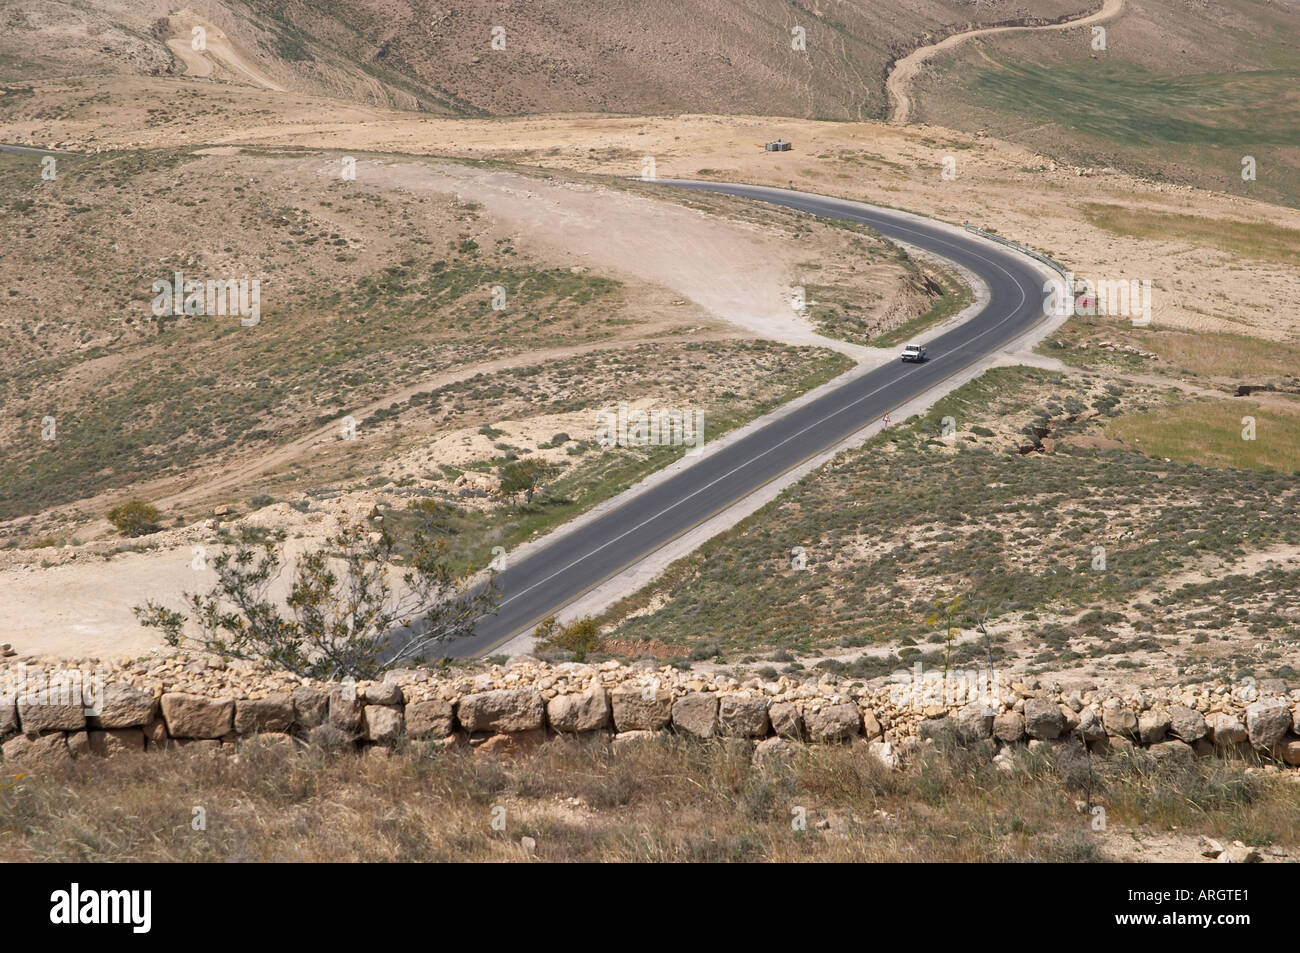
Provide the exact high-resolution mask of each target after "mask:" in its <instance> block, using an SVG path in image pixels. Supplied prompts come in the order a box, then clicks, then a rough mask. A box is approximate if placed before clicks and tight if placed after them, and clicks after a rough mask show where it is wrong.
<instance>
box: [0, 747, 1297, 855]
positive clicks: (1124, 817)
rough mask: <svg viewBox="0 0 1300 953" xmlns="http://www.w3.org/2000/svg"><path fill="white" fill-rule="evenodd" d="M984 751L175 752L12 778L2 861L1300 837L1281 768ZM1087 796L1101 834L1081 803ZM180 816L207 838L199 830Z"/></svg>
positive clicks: (963, 847) (812, 849) (4, 798)
mask: <svg viewBox="0 0 1300 953" xmlns="http://www.w3.org/2000/svg"><path fill="white" fill-rule="evenodd" d="M991 754H992V749H991V747H986V748H979V749H963V748H956V747H950V746H948V745H946V744H942V745H941V746H939V747H936V748H935V749H934V750H933V751H932V752H930V753H929V754H927V755H926V756H924V757H922V758H921V759H919V761H918V762H917V763H916V764H914V765H913V766H912V767H911V768H909V769H908V770H905V771H902V772H893V773H891V772H888V771H885V770H884V769H883V768H881V767H880V766H879V765H878V764H877V763H876V762H875V761H874V760H873V759H872V758H871V756H870V755H869V754H868V753H867V752H866V751H865V749H864V747H863V746H861V745H857V746H852V747H843V748H840V747H813V748H808V749H803V750H802V752H800V753H798V754H796V756H795V757H794V758H793V760H792V761H791V762H790V763H789V764H778V765H775V766H769V767H767V768H764V769H759V768H757V767H755V766H753V765H752V764H751V759H750V747H749V744H748V743H746V742H741V741H734V742H728V741H719V742H715V743H708V744H701V743H694V742H688V741H684V740H682V739H673V738H668V737H665V738H662V739H659V740H656V741H650V742H646V743H643V744H639V745H636V746H633V747H628V748H622V749H620V750H617V751H611V749H610V748H609V746H608V745H606V744H604V743H603V742H587V743H584V742H576V741H573V740H571V739H555V740H552V741H551V742H549V743H548V744H546V745H544V746H543V748H542V749H541V750H540V751H539V752H537V753H535V754H532V755H528V756H524V757H521V758H520V759H519V760H517V761H513V762H509V761H498V760H497V759H495V758H494V757H491V756H483V755H478V754H473V753H470V752H468V751H464V750H452V751H444V750H441V749H435V748H423V747H413V748H410V749H406V750H402V751H399V752H397V753H395V754H393V755H392V756H391V757H374V756H360V757H358V756H356V755H352V754H346V755H341V756H339V755H335V756H329V755H324V754H320V753H315V752H309V753H304V754H298V755H292V754H290V753H288V752H287V751H284V750H283V749H274V748H259V747H247V746H246V747H242V748H240V749H239V753H238V755H237V756H235V755H229V754H222V753H213V754H204V753H198V752H194V750H193V749H190V751H184V750H182V751H175V752H170V753H161V754H158V755H140V756H126V757H119V758H116V759H112V760H109V761H107V762H95V763H94V764H93V767H91V766H88V765H86V764H84V763H83V764H79V765H73V766H71V767H69V768H65V769H62V770H59V771H57V772H56V773H53V774H50V775H48V776H29V777H26V778H23V779H22V780H20V781H18V782H17V783H15V784H12V786H9V787H7V788H6V789H5V790H3V791H2V792H0V860H4V861H17V860H42V861H44V860H78V861H95V860H114V861H177V860H180V861H346V860H367V861H415V860H438V861H452V860H462V861H463V860H478V861H482V860H492V861H508V860H526V859H529V857H530V856H535V857H536V858H537V859H540V860H550V861H572V860H585V861H796V860H799V861H898V860H905V861H906V860H912V861H920V860H937V861H1006V860H1045V861H1096V860H1104V859H1124V858H1127V857H1130V856H1132V851H1133V850H1134V847H1135V845H1137V844H1140V843H1141V842H1142V841H1143V839H1144V838H1146V837H1149V836H1161V837H1164V836H1167V832H1169V831H1170V830H1171V829H1172V828H1174V827H1177V828H1178V831H1179V833H1178V837H1180V838H1183V839H1184V841H1185V842H1180V843H1181V844H1182V846H1181V847H1180V848H1179V849H1180V850H1181V851H1182V855H1183V859H1196V853H1195V847H1194V844H1195V836H1196V835H1197V834H1199V833H1206V834H1209V835H1212V836H1215V837H1217V838H1220V839H1223V838H1227V839H1241V840H1244V841H1247V842H1249V843H1252V844H1257V845H1266V844H1282V845H1288V846H1289V845H1291V844H1293V843H1294V841H1295V834H1296V831H1297V830H1300V800H1298V799H1297V798H1296V797H1295V790H1296V789H1295V786H1294V784H1293V783H1292V782H1291V781H1289V780H1288V779H1286V778H1285V777H1283V776H1282V775H1279V774H1273V775H1265V774H1263V773H1258V772H1256V773H1252V774H1246V773H1243V768H1242V767H1241V766H1240V765H1236V766H1234V765H1229V764H1227V763H1224V762H1218V761H1207V762H1199V763H1189V764H1185V765H1172V764H1168V763H1163V764H1161V763H1156V762H1155V761H1153V760H1151V759H1150V758H1149V757H1147V756H1145V755H1142V756H1139V757H1137V758H1136V759H1132V760H1130V759H1128V758H1126V757H1121V756H1118V755H1117V756H1115V757H1114V758H1113V759H1111V760H1109V761H1101V760H1098V759H1095V758H1094V759H1093V763H1092V766H1091V768H1090V767H1089V764H1088V761H1087V759H1086V758H1085V757H1084V756H1083V755H1082V754H1081V753H1078V752H1074V753H1071V752H1069V751H1064V750H1061V751H1060V752H1059V753H1058V755H1057V756H1056V760H1054V761H1049V760H1048V759H1046V758H1044V757H1041V756H1038V755H1034V754H1030V753H1029V752H1028V751H1026V750H1024V749H1021V750H1020V751H1019V752H1018V755H1017V758H1018V767H1017V769H1016V770H1014V771H1010V772H1006V771H1002V770H999V769H998V768H995V767H993V766H992V765H991V764H990V755H991ZM5 780H6V781H8V780H9V779H8V778H5ZM1089 791H1091V794H1092V798H1093V803H1097V804H1101V805H1104V806H1105V809H1106V813H1107V818H1108V824H1107V827H1108V830H1107V831H1097V830H1094V829H1093V826H1092V820H1093V817H1092V815H1090V814H1087V813H1081V812H1080V811H1079V809H1078V806H1077V804H1076V801H1078V800H1082V799H1085V798H1086V797H1087V792H1089ZM195 808H203V809H204V814H205V816H206V830H201V831H196V830H194V829H193V825H192V820H193V818H194V817H195V811H194V809H195ZM799 809H802V811H803V812H804V816H806V829H804V830H799V829H796V828H797V826H798V825H797V824H795V823H794V822H795V820H796V819H797V818H798V817H799V816H800V812H799ZM494 820H497V821H498V823H497V825H496V827H494V824H493V821H494ZM524 837H531V838H533V839H534V840H535V841H536V853H535V855H532V854H529V853H528V852H527V851H526V850H525V848H524V847H523V846H522V844H521V842H522V839H523V838H524Z"/></svg>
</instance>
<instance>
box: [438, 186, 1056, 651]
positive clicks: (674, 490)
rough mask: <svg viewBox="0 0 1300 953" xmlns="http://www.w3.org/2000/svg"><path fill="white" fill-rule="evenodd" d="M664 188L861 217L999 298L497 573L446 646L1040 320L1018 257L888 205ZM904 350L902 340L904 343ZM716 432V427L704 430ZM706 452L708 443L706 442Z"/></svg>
mask: <svg viewBox="0 0 1300 953" xmlns="http://www.w3.org/2000/svg"><path fill="white" fill-rule="evenodd" d="M659 182H660V184H663V185H667V186H674V187H682V188H695V189H704V190H707V191H712V192H723V193H726V194H728V195H736V196H741V197H746V198H751V199H757V200H759V201H765V202H772V203H774V204H777V205H784V206H788V207H790V208H794V209H800V210H802V211H805V212H809V213H811V214H813V215H818V216H824V217H830V218H839V219H847V220H849V221H854V222H861V223H863V224H865V225H867V226H869V227H871V228H872V229H874V230H876V231H878V232H880V233H881V234H882V235H885V236H887V237H890V238H897V239H899V240H901V241H906V242H909V243H911V244H913V245H916V246H919V247H921V248H924V249H926V250H927V251H931V252H933V253H935V254H938V255H942V256H943V257H944V258H946V259H948V260H950V261H952V262H955V263H957V264H959V265H962V266H964V267H965V268H968V269H969V270H970V271H972V272H974V273H975V274H977V275H979V276H980V277H981V278H982V279H983V280H984V282H985V283H986V284H987V285H988V288H989V291H990V300H989V302H988V303H987V305H986V306H985V307H984V308H983V309H982V310H981V311H980V312H979V313H978V314H977V315H975V316H974V317H973V318H971V319H969V320H968V321H966V322H965V323H963V324H962V325H961V326H960V327H957V328H953V329H952V330H950V331H948V332H946V333H944V334H942V335H940V336H939V337H936V338H933V339H927V338H926V337H925V335H924V333H923V334H922V335H921V336H920V338H919V340H918V343H924V344H926V345H928V349H929V350H928V354H927V357H928V358H929V359H928V360H927V361H926V362H925V363H923V364H904V363H902V361H901V360H899V361H896V362H893V363H890V364H887V365H885V366H883V367H880V368H877V369H875V370H873V371H871V372H870V373H868V374H865V375H863V376H861V377H859V378H857V379H856V380H852V381H849V382H847V383H845V384H843V385H842V386H840V387H838V388H837V389H835V390H833V391H832V392H830V393H828V394H825V395H824V396H822V397H821V398H819V399H818V400H816V401H813V402H811V403H809V404H808V405H806V406H804V407H801V408H799V409H798V410H796V411H794V412H793V413H790V414H788V415H787V416H785V417H782V418H781V419H779V420H776V421H773V422H772V423H770V424H768V425H767V426H765V427H763V428H762V429H760V430H758V431H755V432H754V433H752V434H750V435H749V436H748V437H746V438H745V439H743V440H740V441H737V442H736V443H734V444H732V445H731V446H729V447H727V448H726V449H725V450H724V451H722V452H718V453H715V454H713V455H710V456H705V457H703V458H701V459H700V460H699V461H698V462H696V463H695V464H694V465H693V466H690V467H688V468H687V469H685V470H683V471H682V472H681V473H679V474H677V475H676V476H674V477H672V478H671V479H668V480H665V481H664V482H662V483H660V484H658V485H657V486H654V487H652V488H650V489H648V490H646V492H644V493H642V494H640V495H638V496H636V497H634V498H633V499H631V500H629V501H628V502H626V503H624V504H623V505H622V506H620V507H618V508H617V509H614V510H612V511H610V512H609V513H607V514H605V515H604V516H602V517H600V518H599V519H596V520H594V521H592V522H590V523H588V524H587V525H585V526H583V527H581V528H579V529H577V530H574V531H572V532H570V533H568V534H567V535H565V536H563V537H561V538H558V539H556V540H555V541H554V542H553V543H551V544H549V545H547V546H545V547H544V548H542V549H540V550H538V551H536V552H534V553H533V554H532V555H530V556H529V557H528V558H526V559H521V560H519V561H517V562H516V561H514V560H510V561H509V563H508V566H509V568H508V569H507V570H506V571H505V572H503V573H500V574H498V576H497V585H498V587H499V589H500V590H501V596H502V598H501V599H500V601H499V603H498V606H499V609H498V612H497V614H495V615H493V616H489V617H485V618H484V619H483V620H481V621H480V623H479V624H478V626H477V627H476V629H475V631H474V634H473V635H471V636H468V637H465V638H462V639H459V640H456V641H454V642H452V643H450V644H449V645H447V646H446V652H447V654H450V655H453V656H458V657H462V658H465V657H478V656H483V655H488V654H490V653H491V652H492V651H494V650H495V649H496V648H498V647H499V646H501V645H503V644H504V643H506V642H507V641H509V640H510V639H512V638H514V637H515V636H517V635H519V634H521V633H524V632H526V631H528V630H530V629H531V628H532V627H533V626H535V625H536V624H537V623H538V622H539V621H541V620H542V619H543V618H545V617H546V616H548V615H551V614H553V613H555V612H557V611H558V610H560V609H561V608H563V607H564V606H565V605H567V604H568V603H570V602H572V601H573V600H574V599H576V598H578V597H579V596H581V595H583V594H584V593H586V592H588V591H589V590H591V589H593V588H594V587H595V586H597V585H599V584H600V583H602V582H604V581H606V580H607V579H610V578H612V577H613V576H616V575H618V574H619V573H621V572H623V571H625V570H627V569H629V568H630V567H631V566H633V565H634V564H635V563H637V562H639V561H640V560H641V559H643V558H645V557H646V556H648V555H649V554H651V553H652V552H654V551H655V550H656V549H659V548H660V547H662V546H664V545H665V544H666V543H668V542H670V541H672V540H673V539H674V538H676V537H678V536H680V535H682V534H683V533H686V532H687V531H689V530H690V529H692V528H694V527H695V526H697V525H698V524H700V523H702V522H704V521H705V520H707V519H709V518H711V517H712V516H714V515H716V514H717V513H719V512H721V511H722V510H724V509H726V508H728V507H730V506H731V505H732V504H734V503H736V502H737V501H738V500H740V499H742V498H743V497H745V496H747V495H749V494H750V493H753V492H754V491H755V490H757V489H759V488H760V487H762V486H764V485H765V484H767V483H769V482H771V481H772V480H774V479H776V478H778V477H780V476H781V475H782V474H783V473H785V472H786V471H787V470H790V469H792V468H793V467H795V466H798V465H799V464H800V463H802V462H803V461H805V460H807V459H808V458H810V457H813V456H816V455H817V454H819V453H821V452H823V451H825V450H827V449H829V448H830V447H832V446H834V445H835V444H837V443H839V442H840V441H842V440H844V439H845V438H847V437H849V436H851V435H852V434H854V433H855V432H857V431H858V430H860V429H862V428H863V427H864V426H867V425H868V424H870V423H872V422H873V421H875V420H878V419H879V418H880V417H881V416H882V415H883V414H885V413H886V412H887V411H889V410H891V409H893V408H895V407H897V406H899V405H901V404H903V403H906V402H907V401H909V400H911V399H912V398H914V397H916V396H917V395H919V394H921V393H922V392H923V391H925V390H927V389H929V388H930V387H932V386H934V385H935V384H937V383H939V382H940V381H942V380H944V379H945V378H947V377H950V376H951V375H953V374H955V373H957V372H959V371H961V370H962V369H963V368H965V367H966V366H968V365H970V364H972V363H974V362H975V361H977V360H979V359H981V358H983V357H984V356H986V355H988V354H990V353H992V352H995V351H997V350H999V349H1000V348H1001V347H1003V346H1004V345H1005V344H1007V343H1009V342H1010V341H1011V340H1012V339H1013V338H1015V337H1017V336H1019V335H1020V334H1021V333H1022V332H1024V331H1025V330H1027V329H1028V328H1029V327H1031V326H1032V325H1034V324H1036V323H1037V322H1038V321H1039V320H1040V319H1042V317H1043V306H1042V304H1043V290H1042V287H1043V279H1042V277H1041V276H1040V275H1039V273H1038V272H1037V271H1035V270H1034V269H1033V268H1032V267H1031V266H1030V265H1029V264H1028V263H1027V262H1026V260H1025V259H1024V258H1023V257H1021V256H1020V255H1018V254H1017V253H1015V252H1012V251H1010V250H1004V249H1001V248H997V247H990V245H989V243H987V242H984V241H980V240H978V239H976V238H974V237H973V236H972V237H969V238H967V237H966V236H965V235H960V234H954V233H952V232H951V231H949V230H947V229H944V228H941V227H937V226H930V225H926V224H922V223H920V222H918V221H917V220H915V219H911V218H907V217H904V216H901V215H899V214H897V213H893V212H890V211H889V210H887V209H876V208H872V207H868V206H863V205H860V204H858V203H853V202H848V201H845V200H841V199H834V198H825V197H822V196H815V195H808V194H804V193H798V192H789V191H786V190H783V189H771V188H764V187H761V186H747V185H729V184H722V183H704V182H685V181H676V180H662V179H661V180H659ZM898 350H899V354H900V356H901V354H902V347H901V346H900V347H899V348H898ZM706 433H707V431H706ZM706 449H707V448H706Z"/></svg>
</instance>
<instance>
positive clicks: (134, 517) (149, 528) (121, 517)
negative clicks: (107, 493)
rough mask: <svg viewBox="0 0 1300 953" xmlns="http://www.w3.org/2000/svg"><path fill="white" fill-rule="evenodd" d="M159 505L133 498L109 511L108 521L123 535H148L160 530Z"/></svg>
mask: <svg viewBox="0 0 1300 953" xmlns="http://www.w3.org/2000/svg"><path fill="white" fill-rule="evenodd" d="M161 515H162V514H161V513H159V512H158V507H156V506H153V505H151V504H149V503H145V502H143V501H142V500H131V501H130V502H129V503H123V504H122V505H121V506H115V507H113V508H112V509H111V510H109V511H108V521H109V522H110V523H112V524H113V528H114V529H116V530H117V531H118V532H119V533H121V534H122V535H123V536H146V535H148V534H149V533H156V532H158V517H159V516H161Z"/></svg>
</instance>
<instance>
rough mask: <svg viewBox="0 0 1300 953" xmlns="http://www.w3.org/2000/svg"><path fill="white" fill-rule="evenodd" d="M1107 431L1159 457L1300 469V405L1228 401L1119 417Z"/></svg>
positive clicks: (1170, 407)
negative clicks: (1286, 406) (1270, 404)
mask: <svg viewBox="0 0 1300 953" xmlns="http://www.w3.org/2000/svg"><path fill="white" fill-rule="evenodd" d="M1106 431H1107V434H1108V435H1109V436H1112V437H1116V438H1118V439H1120V440H1123V441H1124V442H1125V443H1127V444H1131V445H1133V446H1134V447H1135V448H1136V449H1138V450H1141V451H1142V452H1143V453H1146V454H1148V455H1150V456H1154V457H1168V458H1169V459H1171V460H1183V461H1187V462H1191V463H1200V464H1203V465H1205V466H1218V467H1247V468H1250V469H1252V470H1280V471H1284V472H1287V471H1298V470H1300V408H1297V409H1294V410H1292V409H1287V408H1284V407H1264V406H1261V405H1259V404H1256V403H1253V402H1251V401H1242V400H1235V401H1234V400H1225V401H1209V402H1196V403H1184V404H1174V405H1170V406H1168V407H1161V408H1159V409H1158V410H1153V411H1150V412H1148V413H1142V414H1130V415H1127V416H1123V417H1119V418H1117V419H1115V420H1114V421H1113V422H1112V423H1111V424H1110V426H1108V427H1107V428H1106Z"/></svg>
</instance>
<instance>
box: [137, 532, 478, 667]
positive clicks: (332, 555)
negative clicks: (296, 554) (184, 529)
mask: <svg viewBox="0 0 1300 953" xmlns="http://www.w3.org/2000/svg"><path fill="white" fill-rule="evenodd" d="M284 539H285V533H284V531H283V530H279V531H276V532H274V533H269V534H266V535H265V536H264V537H263V538H262V539H260V540H253V539H252V538H251V537H248V536H244V537H242V538H241V539H239V540H238V541H237V542H236V543H235V544H234V546H233V548H228V549H227V550H225V551H224V552H222V553H221V555H219V556H217V557H216V559H215V560H214V561H213V564H212V568H214V569H215V570H216V572H217V582H216V584H215V585H214V586H213V587H212V589H211V590H209V591H208V592H207V593H206V594H202V595H201V594H198V593H186V595H185V598H186V601H187V603H188V605H189V609H190V618H189V619H188V620H187V618H186V616H185V614H184V613H181V612H176V611H173V610H171V609H167V608H165V607H163V606H161V605H158V604H157V603H155V602H153V601H152V600H151V601H149V602H147V603H145V604H144V605H143V606H136V608H135V614H136V616H137V617H138V618H139V619H140V621H141V624H143V625H145V626H149V627H151V628H156V629H160V630H161V631H162V633H163V636H164V638H165V639H166V640H167V643H168V644H169V645H172V646H180V645H182V644H183V643H186V642H193V643H196V644H197V645H199V646H200V647H202V648H203V649H205V650H207V651H209V652H213V653H215V654H216V655H218V656H220V657H221V658H224V659H253V660H259V661H265V662H269V663H270V664H271V665H272V666H273V667H275V668H277V669H282V670H284V671H288V672H292V673H293V674H295V675H298V676H301V677H307V678H319V679H326V680H328V679H343V678H356V679H365V678H374V677H375V676H377V675H378V674H379V673H381V672H383V671H384V670H386V669H389V668H392V667H394V666H396V665H398V664H401V663H405V662H408V661H410V660H412V659H417V658H422V657H424V656H425V655H426V654H427V653H428V652H429V651H430V650H431V649H433V648H435V647H436V646H438V645H440V644H442V643H445V642H447V641H450V640H452V639H455V638H458V637H460V636H464V635H468V634H469V633H470V632H471V631H472V630H473V628H474V624H475V623H476V622H477V621H478V619H479V618H481V617H482V616H483V615H486V614H488V613H489V612H491V611H492V607H493V604H494V603H495V601H496V599H497V597H498V595H497V590H496V586H495V584H494V583H493V582H492V581H491V580H489V581H488V583H487V584H486V585H483V586H478V587H471V584H470V582H471V581H470V577H469V576H467V575H466V576H457V575H456V574H454V573H453V572H452V571H451V569H450V568H449V567H448V566H447V564H446V562H445V560H444V559H443V542H442V540H440V539H438V540H430V539H429V538H428V537H426V536H425V535H424V534H422V533H417V534H415V536H414V537H413V542H412V548H411V552H410V555H409V556H407V557H406V561H407V562H408V564H409V568H408V569H406V570H405V571H404V572H402V574H401V578H400V583H401V586H400V590H398V591H395V587H394V579H393V577H394V575H396V566H395V563H396V561H397V559H399V558H402V557H400V556H398V555H397V554H396V553H395V552H394V548H393V545H394V544H393V538H392V537H391V536H389V535H388V534H387V533H371V532H369V531H368V530H367V529H366V527H365V526H364V525H362V524H352V525H348V526H345V527H344V528H342V529H341V530H339V532H338V533H337V534H335V535H334V536H331V537H329V538H328V539H326V540H325V543H324V545H323V546H322V547H320V548H318V549H314V550H308V551H307V552H305V553H303V555H302V556H301V557H300V558H299V560H298V562H297V564H296V566H295V567H294V571H293V584H292V586H291V587H290V590H289V596H288V599H287V608H288V610H289V611H288V613H287V614H284V613H282V611H281V607H280V605H279V604H278V603H277V602H275V601H272V600H271V598H270V597H269V594H268V593H269V590H270V587H271V585H272V584H273V583H274V581H275V579H276V578H277V577H278V576H279V574H280V569H281V546H282V544H283V542H284ZM187 621H191V622H193V623H194V624H195V625H196V626H197V627H198V629H199V635H198V636H197V637H194V638H191V637H188V636H187V635H186V634H185V624H186V622H187Z"/></svg>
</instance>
